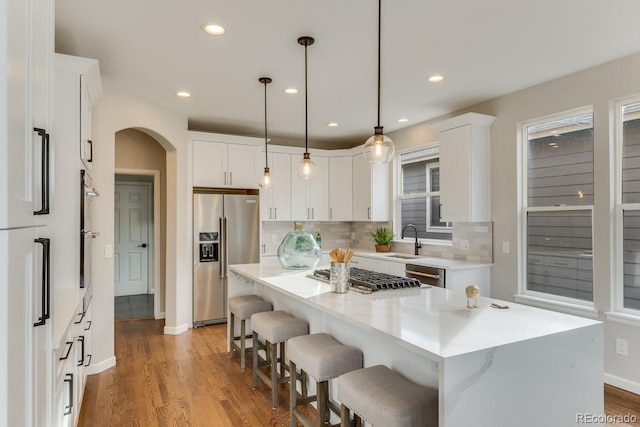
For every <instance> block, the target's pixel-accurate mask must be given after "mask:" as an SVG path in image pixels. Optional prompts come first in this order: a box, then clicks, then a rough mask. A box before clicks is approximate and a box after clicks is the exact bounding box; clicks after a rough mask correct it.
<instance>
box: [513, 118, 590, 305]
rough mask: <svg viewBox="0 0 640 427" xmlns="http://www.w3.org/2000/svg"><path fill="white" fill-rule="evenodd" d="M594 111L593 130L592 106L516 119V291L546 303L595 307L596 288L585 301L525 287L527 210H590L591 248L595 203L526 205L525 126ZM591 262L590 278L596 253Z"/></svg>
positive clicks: (526, 128)
mask: <svg viewBox="0 0 640 427" xmlns="http://www.w3.org/2000/svg"><path fill="white" fill-rule="evenodd" d="M589 113H591V114H593V115H594V122H593V126H594V130H595V112H594V108H593V106H585V107H581V108H576V109H573V110H568V111H564V112H560V113H554V114H550V115H547V116H544V117H539V118H536V119H532V120H527V121H523V122H519V123H518V131H517V132H518V135H517V142H518V150H519V151H520V153H519V158H520V160H519V165H518V166H519V169H520V173H519V174H518V176H519V179H520V183H519V184H520V192H519V193H520V197H519V203H518V205H519V208H518V209H519V215H518V216H519V223H520V224H519V227H518V237H519V240H520V245H519V246H520V251H519V252H520V253H519V262H518V265H519V270H520V274H519V280H518V294H519V295H520V296H524V297H530V298H534V299H539V300H541V301H543V303H544V302H548V303H552V304H553V303H555V304H563V305H567V306H574V307H582V308H589V309H593V308H595V289H594V292H593V300H592V301H587V300H582V299H579V298H572V297H566V296H562V295H555V294H551V293H547V292H540V291H534V290H531V289H528V288H527V285H528V259H529V252H528V241H527V240H528V230H527V227H528V222H527V220H528V213H529V212H563V211H564V212H568V211H590V213H591V239H592V243H591V247H592V248H594V246H595V245H594V240H593V238H594V226H593V213H594V205H565V206H529V191H528V187H529V173H528V171H529V167H528V160H529V159H528V152H529V144H528V142H529V137H528V128H529V127H531V126H536V125H540V124H543V123H547V122H552V121H558V120H562V119H567V118H570V117H575V116H579V115H583V114H589ZM594 150H595V140H594ZM594 184H595V174H594ZM592 259H593V260H594V262H593V270H592V280H593V277H595V269H596V263H595V255H594V257H593V258H592Z"/></svg>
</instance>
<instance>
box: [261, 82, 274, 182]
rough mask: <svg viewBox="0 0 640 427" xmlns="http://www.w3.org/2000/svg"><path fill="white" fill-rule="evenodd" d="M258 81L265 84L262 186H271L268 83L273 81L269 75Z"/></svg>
mask: <svg viewBox="0 0 640 427" xmlns="http://www.w3.org/2000/svg"><path fill="white" fill-rule="evenodd" d="M258 81H259V82H260V83H262V84H264V174H263V175H262V178H260V187H262V188H269V187H271V172H269V153H268V148H267V141H268V139H267V85H268V84H269V83H271V81H272V80H271V79H270V78H269V77H260V78H259V79H258Z"/></svg>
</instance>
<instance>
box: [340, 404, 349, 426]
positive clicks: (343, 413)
mask: <svg viewBox="0 0 640 427" xmlns="http://www.w3.org/2000/svg"><path fill="white" fill-rule="evenodd" d="M349 412H350V411H349V408H347V407H346V406H344V405H340V427H350V426H351V414H350V413H349Z"/></svg>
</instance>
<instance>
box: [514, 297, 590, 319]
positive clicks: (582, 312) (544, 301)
mask: <svg viewBox="0 0 640 427" xmlns="http://www.w3.org/2000/svg"><path fill="white" fill-rule="evenodd" d="M513 298H514V299H515V302H517V303H519V304H524V305H530V306H533V307H538V308H542V309H545V310H551V311H558V312H560V313H565V314H572V315H574V316H580V317H586V318H588V319H593V320H598V310H596V309H595V308H593V307H588V306H584V305H578V304H572V303H569V302H563V301H556V300H552V299H548V298H539V297H533V296H530V295H522V294H518V295H514V296H513Z"/></svg>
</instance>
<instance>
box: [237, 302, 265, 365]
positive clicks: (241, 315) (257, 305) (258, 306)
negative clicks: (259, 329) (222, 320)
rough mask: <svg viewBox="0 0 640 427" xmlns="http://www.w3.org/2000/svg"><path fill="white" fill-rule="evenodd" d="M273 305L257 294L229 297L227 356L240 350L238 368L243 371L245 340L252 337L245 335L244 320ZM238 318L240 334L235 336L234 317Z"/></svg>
mask: <svg viewBox="0 0 640 427" xmlns="http://www.w3.org/2000/svg"><path fill="white" fill-rule="evenodd" d="M271 310H273V307H272V305H271V303H270V302H269V301H265V300H263V299H262V298H260V297H259V296H257V295H242V296H238V297H233V298H229V312H230V313H231V316H230V319H229V357H233V354H234V353H235V352H236V351H239V352H240V369H241V370H242V371H243V372H244V370H245V369H246V341H247V338H252V337H253V336H252V335H246V330H245V328H246V325H245V323H246V321H247V319H251V316H252V315H253V314H255V313H261V312H263V311H271ZM236 317H237V318H238V319H240V336H235V333H236V329H235V318H236ZM236 340H240V346H239V347H238V344H236Z"/></svg>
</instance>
